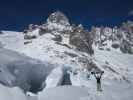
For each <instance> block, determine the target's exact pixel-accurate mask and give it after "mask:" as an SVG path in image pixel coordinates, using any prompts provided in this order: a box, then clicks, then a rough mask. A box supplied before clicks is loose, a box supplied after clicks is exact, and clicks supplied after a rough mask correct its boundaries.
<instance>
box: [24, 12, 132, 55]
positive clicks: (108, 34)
mask: <svg viewBox="0 0 133 100" xmlns="http://www.w3.org/2000/svg"><path fill="white" fill-rule="evenodd" d="M46 33H50V34H53V35H55V38H54V39H53V40H55V41H57V42H62V43H63V44H67V45H69V46H70V45H72V46H73V47H75V48H76V49H77V50H79V51H83V52H87V53H88V54H90V55H92V54H93V53H94V51H93V48H92V45H93V44H95V46H94V47H96V48H99V49H101V50H108V51H110V50H112V49H113V50H117V51H121V52H123V53H130V54H133V22H131V21H128V22H127V23H123V24H122V25H121V26H120V27H119V28H118V27H113V28H110V27H92V29H91V31H88V30H86V29H84V27H83V26H82V25H81V24H80V25H78V26H77V25H74V24H72V25H71V24H70V23H69V19H68V18H67V17H66V15H65V14H63V13H62V12H60V11H56V12H54V13H52V14H51V15H50V16H49V17H48V18H47V20H46V23H44V24H43V25H33V24H30V25H29V27H28V29H27V30H25V31H24V34H25V36H24V39H26V40H32V39H35V38H37V37H38V36H40V35H44V34H46ZM31 42H32V41H31ZM25 43H27V42H25ZM28 43H29V41H28Z"/></svg>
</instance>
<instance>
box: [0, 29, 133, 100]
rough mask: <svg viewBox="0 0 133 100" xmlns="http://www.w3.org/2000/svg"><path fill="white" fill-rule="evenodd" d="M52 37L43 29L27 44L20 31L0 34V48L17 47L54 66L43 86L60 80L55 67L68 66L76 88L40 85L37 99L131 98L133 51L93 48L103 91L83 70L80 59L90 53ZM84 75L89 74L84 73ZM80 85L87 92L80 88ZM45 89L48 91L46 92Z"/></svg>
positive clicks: (22, 52) (111, 99) (60, 73)
mask: <svg viewBox="0 0 133 100" xmlns="http://www.w3.org/2000/svg"><path fill="white" fill-rule="evenodd" d="M36 32H37V31H36ZM15 36H16V37H17V38H16V37H15ZM53 38H55V36H54V35H53V34H51V33H47V34H44V35H42V36H38V37H37V38H36V39H31V40H30V41H31V42H30V43H28V44H24V41H25V40H24V39H23V34H21V33H17V32H6V31H5V32H4V34H1V35H0V42H1V43H2V44H3V46H4V48H8V49H10V50H13V51H17V52H19V53H21V54H25V55H27V56H29V57H31V58H34V59H39V60H41V61H43V62H50V63H51V64H52V65H54V66H55V67H57V69H54V70H53V71H52V72H51V73H50V74H49V75H48V77H47V78H46V82H44V84H46V87H55V86H57V85H58V83H60V82H61V78H62V74H63V72H62V71H61V69H60V68H59V67H68V68H69V67H70V68H72V72H71V73H70V78H71V82H72V85H73V86H78V87H77V88H78V89H77V88H75V87H73V86H72V87H63V88H62V87H55V88H44V90H43V91H42V92H40V93H39V95H38V97H39V100H43V98H46V100H47V99H48V98H51V100H53V99H54V100H56V98H57V100H65V99H66V98H67V97H68V98H70V100H78V99H79V100H80V99H81V100H131V98H132V97H133V96H132V94H133V67H132V64H133V55H129V54H123V53H120V52H117V51H113V50H111V51H106V50H98V49H95V50H94V51H95V53H94V56H93V58H92V60H93V62H94V63H95V64H96V65H97V67H98V68H99V69H101V70H104V72H105V73H104V75H103V77H102V87H103V92H102V93H97V91H96V80H95V78H94V76H92V75H90V73H89V72H88V71H86V69H85V68H86V65H84V63H83V62H82V60H84V59H88V60H89V59H90V57H89V56H88V55H87V54H86V53H83V52H79V51H77V50H75V49H71V46H70V45H68V46H70V48H69V47H67V46H65V45H63V44H61V43H60V44H59V43H57V42H56V41H54V40H53ZM16 41H17V42H16ZM80 60H81V62H80ZM90 67H92V66H90ZM75 70H78V71H77V74H76V75H75V74H74V71H75ZM88 75H90V78H89V77H87V76H88ZM9 76H10V75H9ZM56 76H57V77H56ZM56 88H57V90H59V91H61V92H59V96H58V95H56V94H55V93H57V90H56ZM79 88H80V89H81V90H80V89H79ZM82 89H83V91H82ZM84 89H85V91H87V92H84ZM62 91H64V92H62ZM70 91H71V92H70ZM79 91H82V92H79ZM69 92H70V94H71V95H70V94H69ZM77 92H78V93H77ZM45 93H46V94H47V93H48V95H46V94H45ZM62 93H64V94H65V95H64V94H62ZM74 93H75V94H74ZM79 93H80V94H81V95H80V94H79ZM82 93H83V95H82ZM60 94H61V95H60ZM84 94H85V95H84ZM88 94H89V96H88ZM75 95H76V96H75ZM73 96H74V97H73ZM76 97H77V98H76ZM82 97H83V98H82ZM109 97H110V98H109ZM59 98H60V99H59ZM48 100H49V99H48Z"/></svg>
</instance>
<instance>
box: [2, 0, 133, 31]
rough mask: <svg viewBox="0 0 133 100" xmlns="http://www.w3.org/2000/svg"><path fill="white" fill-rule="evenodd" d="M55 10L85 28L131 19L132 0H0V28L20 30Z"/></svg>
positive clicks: (112, 24) (118, 23)
mask: <svg viewBox="0 0 133 100" xmlns="http://www.w3.org/2000/svg"><path fill="white" fill-rule="evenodd" d="M56 10H60V11H62V12H63V13H65V14H66V15H67V16H68V18H69V19H70V22H71V23H76V24H80V23H81V24H83V25H84V26H85V27H86V28H90V27H91V26H92V25H96V26H101V25H103V26H115V25H120V24H121V23H122V22H124V21H127V20H131V21H133V0H0V30H16V31H17V30H18V31H22V30H23V29H24V28H25V27H26V26H27V25H28V24H30V23H33V24H41V23H44V22H45V21H46V18H47V17H48V15H49V14H51V13H52V12H54V11H56Z"/></svg>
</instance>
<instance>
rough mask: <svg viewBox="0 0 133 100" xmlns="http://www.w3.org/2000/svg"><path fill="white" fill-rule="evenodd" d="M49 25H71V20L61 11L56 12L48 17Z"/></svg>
mask: <svg viewBox="0 0 133 100" xmlns="http://www.w3.org/2000/svg"><path fill="white" fill-rule="evenodd" d="M47 23H57V24H61V25H70V23H69V20H68V18H67V17H66V15H65V14H63V13H62V12H60V11H56V12H54V13H52V14H51V15H50V16H49V17H48V19H47Z"/></svg>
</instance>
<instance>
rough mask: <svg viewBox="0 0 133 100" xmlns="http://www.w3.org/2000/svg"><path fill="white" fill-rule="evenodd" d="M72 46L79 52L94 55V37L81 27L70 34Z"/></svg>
mask: <svg viewBox="0 0 133 100" xmlns="http://www.w3.org/2000/svg"><path fill="white" fill-rule="evenodd" d="M70 44H71V45H74V46H75V47H76V48H77V49H78V50H79V51H83V52H87V53H88V54H90V55H92V54H93V53H94V52H93V49H92V44H93V37H92V36H91V34H90V32H89V31H87V30H84V29H83V28H82V27H81V26H78V27H76V28H75V29H74V31H73V32H72V33H71V34H70Z"/></svg>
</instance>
